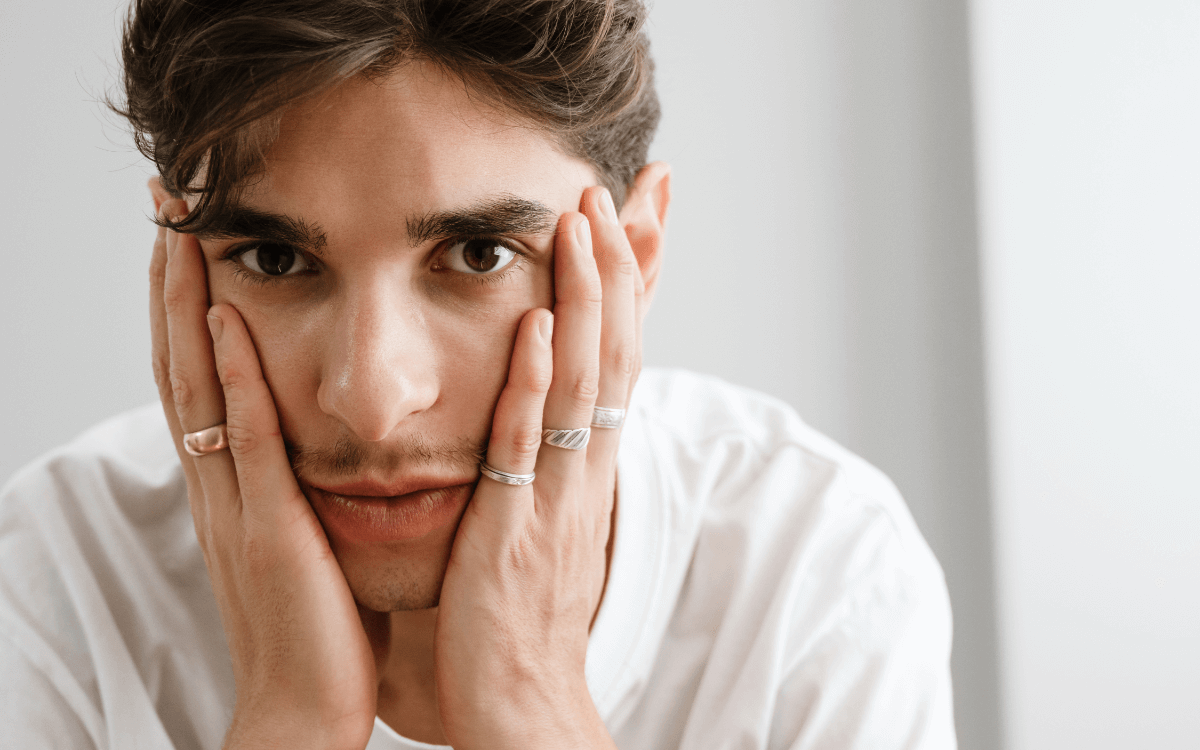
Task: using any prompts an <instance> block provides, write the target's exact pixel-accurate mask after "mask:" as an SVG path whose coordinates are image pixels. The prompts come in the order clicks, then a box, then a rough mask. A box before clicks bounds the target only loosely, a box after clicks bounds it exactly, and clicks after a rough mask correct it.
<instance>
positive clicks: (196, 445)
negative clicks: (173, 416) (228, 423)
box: [183, 422, 229, 456]
mask: <svg viewBox="0 0 1200 750" xmlns="http://www.w3.org/2000/svg"><path fill="white" fill-rule="evenodd" d="M228 447H229V434H228V433H227V432H226V431H225V423H224V422H222V423H221V424H217V425H213V426H212V427H208V428H206V429H203V430H196V431H195V432H189V433H187V434H186V435H184V436H183V449H184V450H185V451H187V452H188V455H190V456H207V455H208V454H209V453H216V452H217V451H221V450H225V449H226V448H228Z"/></svg>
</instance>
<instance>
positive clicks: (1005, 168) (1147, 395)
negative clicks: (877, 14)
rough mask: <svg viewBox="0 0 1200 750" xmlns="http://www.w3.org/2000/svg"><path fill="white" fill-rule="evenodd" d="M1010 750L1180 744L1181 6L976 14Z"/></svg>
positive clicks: (1189, 658) (1189, 223)
mask: <svg viewBox="0 0 1200 750" xmlns="http://www.w3.org/2000/svg"><path fill="white" fill-rule="evenodd" d="M973 14H974V15H973V27H974V42H975V54H976V62H977V71H978V75H977V77H976V81H977V93H976V98H977V101H978V103H979V109H978V113H979V114H978V123H979V154H980V173H981V183H980V184H981V204H980V205H981V219H982V226H983V239H984V241H983V248H984V259H985V262H984V267H985V275H984V277H985V290H986V295H985V296H986V300H987V306H986V320H987V328H986V330H987V339H988V349H987V360H988V379H989V381H990V385H991V401H990V406H991V408H990V412H991V415H992V431H991V434H992V445H993V449H994V450H993V476H994V478H995V497H996V533H997V542H998V551H999V557H998V566H999V574H1000V576H999V579H1000V591H1001V614H1002V618H1001V622H1002V631H1001V633H1002V641H1001V642H1002V647H1003V654H1004V659H1003V663H1002V666H1003V675H1004V697H1005V704H1006V707H1007V715H1008V722H1007V729H1008V734H1009V738H1010V742H1009V747H1011V748H1014V749H1019V750H1043V749H1044V750H1060V749H1061V748H1089V750H1107V749H1109V748H1111V749H1112V750H1117V749H1118V748H1120V749H1121V750H1124V749H1125V748H1132V747H1139V748H1155V749H1156V750H1171V749H1175V748H1177V749H1179V750H1183V749H1184V748H1195V747H1197V746H1200V541H1198V536H1200V388H1198V384H1200V4H1197V3H1196V2H1194V1H1193V0H1139V2H1136V3H1135V2H1115V1H1114V0H1108V1H1106V2H1097V1H1096V0H1088V1H1087V2H1084V1H1082V0H1079V1H1077V2H1069V1H1068V0H975V2H974V3H973Z"/></svg>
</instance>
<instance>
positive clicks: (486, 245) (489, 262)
mask: <svg viewBox="0 0 1200 750" xmlns="http://www.w3.org/2000/svg"><path fill="white" fill-rule="evenodd" d="M516 257H517V254H516V253H515V252H513V251H512V250H510V249H509V248H507V247H505V246H504V245H502V244H500V243H499V242H497V241H496V240H492V239H486V238H479V239H470V240H459V241H458V242H455V243H454V244H453V245H451V246H450V248H449V249H448V250H446V265H447V266H448V267H449V268H451V269H453V270H455V271H461V272H463V273H469V274H474V275H479V274H485V273H492V272H494V271H499V270H500V269H501V268H504V267H505V266H507V265H508V264H509V263H512V262H513V259H515V258H516Z"/></svg>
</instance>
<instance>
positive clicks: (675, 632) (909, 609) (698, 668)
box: [633, 371, 950, 747]
mask: <svg viewBox="0 0 1200 750" xmlns="http://www.w3.org/2000/svg"><path fill="white" fill-rule="evenodd" d="M638 389H639V391H638V393H637V394H636V396H635V399H634V402H633V408H634V409H636V410H637V412H638V420H639V422H640V424H641V429H642V431H643V432H644V433H646V435H647V438H646V440H647V441H648V442H649V445H650V446H651V450H650V452H651V453H653V461H654V462H655V463H656V465H657V467H658V472H659V474H660V475H661V476H662V477H664V478H663V480H662V481H661V482H660V486H661V487H662V488H663V490H662V492H661V493H660V494H661V495H662V499H663V502H664V503H665V505H666V506H667V509H668V510H667V512H668V514H669V515H670V523H669V524H668V525H667V526H666V528H667V529H669V532H668V535H669V536H670V537H671V540H670V541H669V542H668V544H669V545H670V546H671V548H672V549H673V552H672V555H671V557H672V558H673V560H674V563H675V565H674V570H675V575H674V576H673V581H672V582H671V583H672V585H671V586H670V587H669V590H670V593H671V594H673V600H674V602H675V604H674V606H673V608H672V611H671V613H670V615H669V617H670V620H671V624H670V627H669V629H668V630H667V632H666V633H664V640H663V641H662V643H661V649H662V653H663V654H664V655H665V656H667V658H669V659H675V660H677V661H679V662H680V663H683V664H686V663H687V662H688V661H689V660H691V661H692V663H693V666H692V667H691V669H692V670H693V673H695V674H699V675H702V678H700V679H699V683H698V685H697V688H696V699H695V705H694V706H693V709H696V708H702V709H703V710H702V711H701V712H700V713H694V712H693V716H700V717H702V716H704V715H707V714H708V713H709V712H711V713H712V714H713V715H728V714H727V711H728V707H729V705H730V704H733V703H736V704H739V705H740V706H741V708H742V709H744V711H745V712H746V714H745V715H746V716H747V717H754V716H757V717H758V718H759V719H760V720H761V719H763V717H762V716H761V713H760V711H761V709H756V708H755V707H756V706H764V705H775V706H776V707H777V708H779V709H780V710H783V711H785V713H787V714H788V715H789V716H792V715H795V716H802V715H804V714H805V713H806V712H809V711H811V710H815V709H814V706H815V705H816V704H813V703H811V701H814V700H818V697H819V696H822V695H823V696H825V697H824V699H823V700H825V701H826V703H825V704H822V708H821V711H822V712H825V711H828V712H829V713H828V716H827V719H828V721H829V722H831V724H830V726H833V725H837V724H839V723H841V722H844V721H860V722H862V723H861V726H864V727H866V726H867V725H869V724H870V725H872V726H873V722H875V721H883V722H895V723H896V724H897V725H898V726H899V725H903V724H905V723H909V724H910V725H913V726H915V725H917V724H921V723H922V722H923V721H925V718H924V717H925V716H926V714H927V713H928V707H929V706H931V705H936V706H937V709H936V711H935V713H936V714H937V718H936V719H935V720H934V721H935V722H936V723H938V724H939V726H942V725H945V724H946V717H945V714H946V711H948V709H947V708H946V705H948V704H946V698H945V696H946V695H948V692H947V691H948V689H949V688H948V686H949V673H948V659H949V648H950V610H949V600H948V597H947V593H946V587H945V582H944V579H943V576H942V571H941V568H940V566H939V565H938V563H937V560H936V559H935V558H934V555H933V553H932V552H931V550H930V549H929V547H928V545H927V544H926V542H925V540H924V539H923V538H922V536H921V534H920V532H919V530H918V529H917V526H916V524H915V523H914V521H913V519H912V516H911V514H910V513H909V511H908V508H907V507H906V506H905V504H904V501H903V499H902V498H901V496H900V493H899V491H898V490H897V488H896V486H895V485H894V484H893V483H892V482H891V481H890V480H889V479H888V478H887V477H886V476H885V475H884V474H883V473H882V472H880V471H879V470H878V469H876V468H875V467H873V466H871V465H870V464H869V463H868V462H866V461H864V460H863V459H862V458H860V457H858V456H856V455H854V454H853V453H852V452H850V451H849V450H847V449H845V448H844V447H842V446H841V445H839V444H837V443H836V442H835V441H833V440H831V439H830V438H828V437H826V436H824V435H822V434H821V433H819V432H818V431H816V430H815V429H813V428H812V427H810V426H809V425H807V424H805V423H804V421H803V420H802V419H801V418H800V417H799V416H798V415H797V414H796V412H795V411H794V410H793V409H792V408H791V407H789V406H788V405H787V404H785V403H783V402H782V401H780V400H778V399H775V398H772V397H770V396H766V395H763V394H760V393H756V392H754V391H752V390H749V389H746V388H742V387H739V386H736V385H732V384H729V383H726V382H723V381H721V380H719V379H717V378H713V377H708V376H703V375H696V374H693V373H687V372H680V371H649V372H648V373H647V374H646V376H644V377H643V379H642V381H640V382H639V384H638ZM701 634H703V635H701ZM698 638H700V639H702V642H704V643H705V644H706V645H705V647H704V648H703V649H698V648H697V639H698ZM881 670H882V671H881ZM885 673H886V674H885ZM906 680H907V681H909V682H908V684H909V688H906V687H905V686H904V685H905V684H906V683H905V681H906ZM747 686H754V687H753V688H752V689H751V688H748V687H747ZM910 688H911V690H910ZM875 690H879V691H882V692H880V693H878V694H877V695H876V694H874V693H872V691H875ZM906 690H909V693H905V691H906ZM873 695H875V697H872V696H873ZM906 695H907V696H908V697H905V696H906ZM876 702H878V705H870V706H868V703H871V704H875V703H876ZM885 704H886V705H885ZM916 704H920V705H916ZM901 705H904V706H907V707H908V709H907V712H905V711H900V713H895V712H893V711H891V710H890V709H887V708H886V706H901ZM664 710H666V707H664ZM809 715H810V726H811V725H812V723H813V722H815V723H816V724H821V723H823V721H824V720H817V719H815V718H813V717H814V716H815V715H814V714H811V713H810V714H809ZM868 715H870V716H873V717H875V718H874V719H871V720H870V721H867V719H866V718H865V717H866V716H868ZM853 716H858V717H859V718H858V719H852V718H851V717H853ZM776 719H777V720H778V722H779V723H780V725H781V726H783V725H788V724H789V722H788V721H787V720H785V718H784V717H783V714H780V715H779V716H777V717H776ZM689 724H694V725H695V726H689V727H688V732H689V736H691V735H690V733H691V732H698V733H701V734H702V733H703V732H705V731H709V729H713V728H712V727H708V725H707V724H706V722H705V721H703V720H700V719H697V720H695V721H692V722H689ZM714 731H715V729H714ZM798 731H799V728H798V726H789V728H788V729H787V730H786V731H785V732H784V734H788V733H790V732H798ZM872 731H873V730H872ZM939 731H941V730H939ZM793 736H794V735H793ZM876 736H879V735H876ZM879 746H880V747H885V746H888V745H887V744H886V743H884V744H881V745H879Z"/></svg>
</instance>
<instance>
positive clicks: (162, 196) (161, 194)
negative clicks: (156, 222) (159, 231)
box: [146, 175, 172, 216]
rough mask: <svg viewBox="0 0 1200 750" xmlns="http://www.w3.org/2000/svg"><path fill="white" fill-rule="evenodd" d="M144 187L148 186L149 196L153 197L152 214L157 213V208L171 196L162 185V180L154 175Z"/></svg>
mask: <svg viewBox="0 0 1200 750" xmlns="http://www.w3.org/2000/svg"><path fill="white" fill-rule="evenodd" d="M146 187H148V188H150V197H152V198H153V199H154V215H155V216H157V215H158V209H160V208H162V204H164V203H166V202H167V201H169V200H171V198H172V196H171V194H170V193H169V192H167V189H166V188H165V187H163V184H162V180H160V179H159V178H158V175H155V176H153V177H151V178H150V181H149V182H147V183H146Z"/></svg>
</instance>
